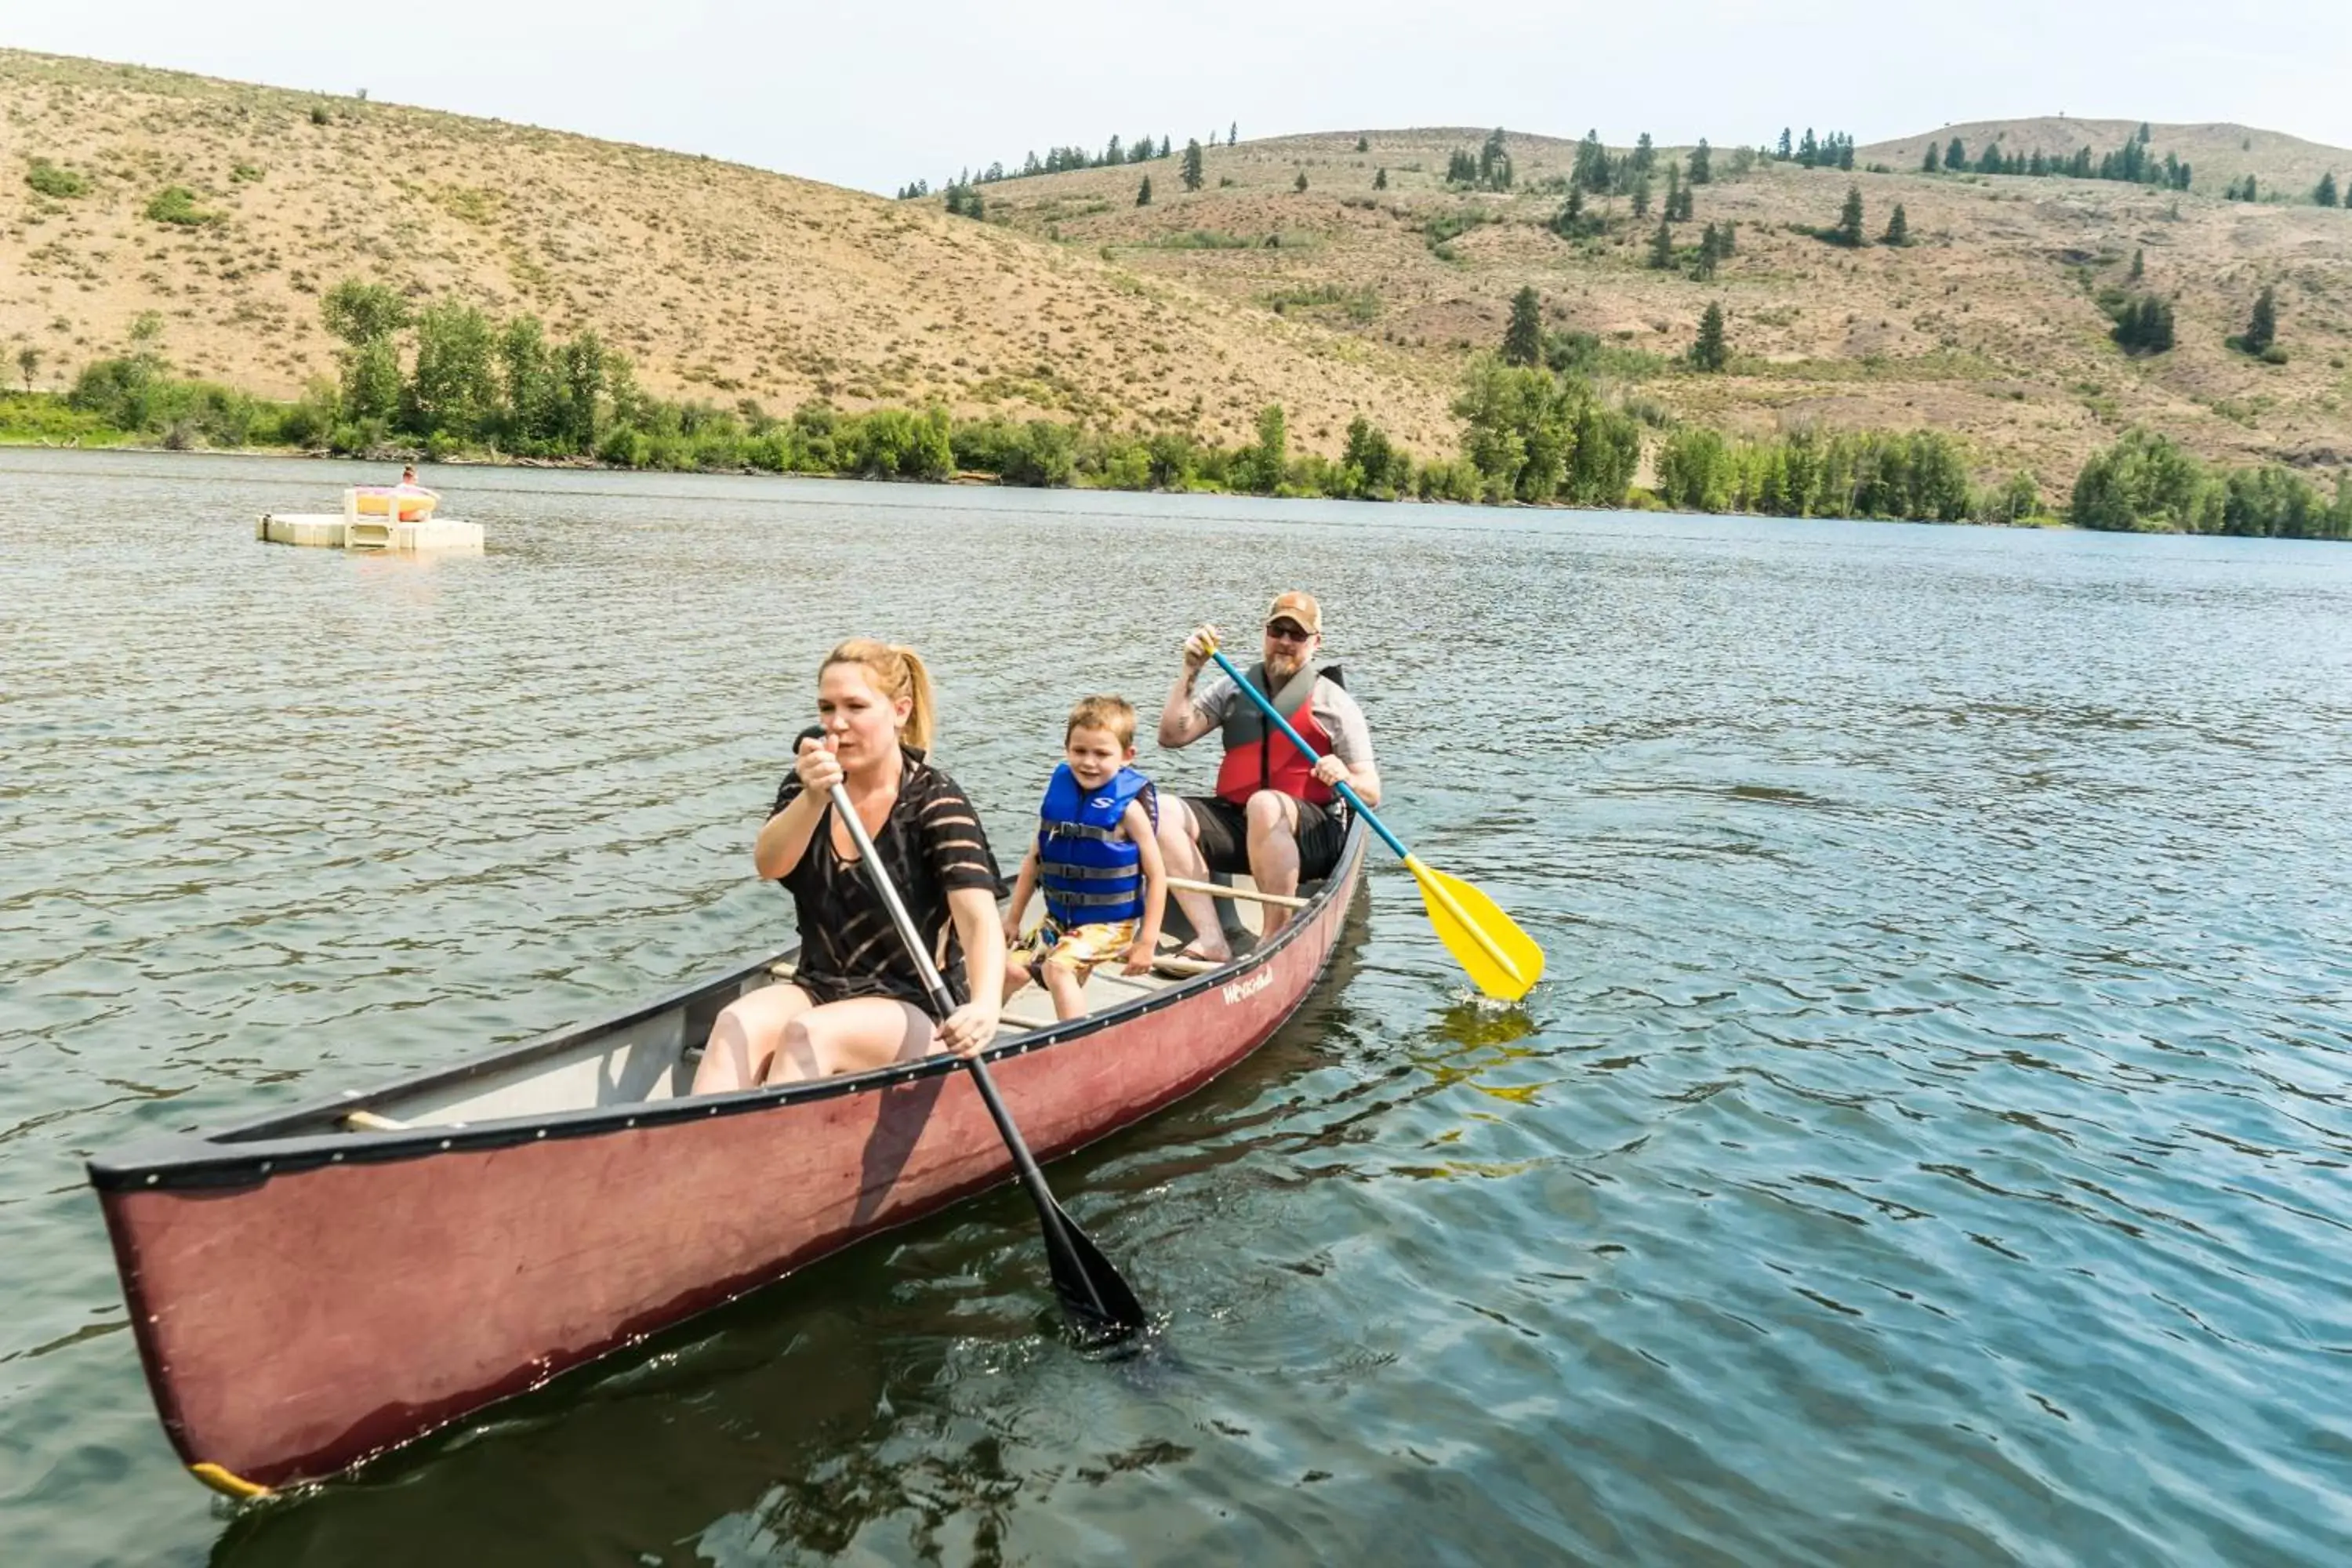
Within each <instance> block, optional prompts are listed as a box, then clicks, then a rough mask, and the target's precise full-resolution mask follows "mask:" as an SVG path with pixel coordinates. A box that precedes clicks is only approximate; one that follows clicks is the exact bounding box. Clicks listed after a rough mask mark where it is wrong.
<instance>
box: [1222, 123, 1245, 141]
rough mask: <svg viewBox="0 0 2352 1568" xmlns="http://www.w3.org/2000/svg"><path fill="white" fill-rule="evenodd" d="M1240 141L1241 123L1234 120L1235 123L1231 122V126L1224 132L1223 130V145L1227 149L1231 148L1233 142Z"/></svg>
mask: <svg viewBox="0 0 2352 1568" xmlns="http://www.w3.org/2000/svg"><path fill="white" fill-rule="evenodd" d="M1241 139H1242V122H1241V121H1238V120H1236V121H1234V122H1233V124H1232V125H1230V126H1228V127H1227V128H1226V130H1225V145H1226V146H1228V147H1231V146H1233V145H1234V143H1235V142H1239V141H1240V140H1241Z"/></svg>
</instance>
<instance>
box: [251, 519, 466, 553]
mask: <svg viewBox="0 0 2352 1568" xmlns="http://www.w3.org/2000/svg"><path fill="white" fill-rule="evenodd" d="M254 537H255V538H257V539H260V540H266V541H267V542H269V543H271V544H316V545H321V546H323V547H325V548H326V549H329V550H437V551H451V550H457V551H467V552H471V553H473V554H476V555H478V554H480V553H481V552H482V525H481V524H480V523H478V522H461V521H458V520H457V519H456V518H454V517H433V518H425V519H423V520H422V521H416V522H398V521H394V520H392V519H389V518H382V517H363V518H360V519H358V520H357V521H352V520H351V519H347V518H345V517H343V516H341V515H340V514H339V513H335V512H299V511H265V512H263V513H262V514H261V521H260V523H259V525H258V526H257V528H256V529H255V530H254Z"/></svg>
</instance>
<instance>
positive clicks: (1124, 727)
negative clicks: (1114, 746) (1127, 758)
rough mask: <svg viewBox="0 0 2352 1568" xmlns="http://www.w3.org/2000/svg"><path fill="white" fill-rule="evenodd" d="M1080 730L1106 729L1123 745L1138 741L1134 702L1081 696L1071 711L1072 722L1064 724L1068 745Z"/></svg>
mask: <svg viewBox="0 0 2352 1568" xmlns="http://www.w3.org/2000/svg"><path fill="white" fill-rule="evenodd" d="M1080 730H1105V731H1109V732H1110V734H1111V735H1112V737H1113V738H1115V739H1116V740H1117V741H1118V743H1119V744H1120V745H1122V746H1129V747H1131V746H1133V745H1134V744H1135V704H1134V703H1132V702H1129V700H1127V699H1126V698H1124V697H1081V698H1079V699H1078V700H1077V705H1076V707H1074V708H1072V709H1071V710H1070V721H1069V722H1068V723H1067V724H1065V725H1064V726H1062V741H1063V743H1064V744H1067V743H1068V742H1069V739H1070V737H1071V736H1072V735H1074V734H1076V732H1077V731H1080Z"/></svg>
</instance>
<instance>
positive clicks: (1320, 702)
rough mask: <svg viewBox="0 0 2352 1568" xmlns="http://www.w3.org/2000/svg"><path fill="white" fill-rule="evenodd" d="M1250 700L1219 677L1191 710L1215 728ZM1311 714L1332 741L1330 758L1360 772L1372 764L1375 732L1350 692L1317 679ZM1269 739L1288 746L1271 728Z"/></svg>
mask: <svg viewBox="0 0 2352 1568" xmlns="http://www.w3.org/2000/svg"><path fill="white" fill-rule="evenodd" d="M1248 700H1249V699H1247V698H1245V697H1244V696H1243V695H1242V693H1241V688H1239V687H1237V686H1235V685H1234V681H1233V677H1231V676H1229V675H1220V676H1218V677H1217V678H1216V679H1214V680H1213V681H1211V682H1210V683H1209V684H1208V685H1207V686H1205V687H1203V688H1202V689H1200V690H1199V691H1196V692H1194V693H1193V694H1192V710H1193V711H1194V712H1196V713H1198V714H1200V715H1202V717H1203V718H1205V719H1207V720H1208V721H1209V722H1210V723H1211V724H1212V725H1221V724H1223V722H1224V721H1225V715H1226V714H1227V713H1229V712H1231V711H1232V710H1233V706H1234V703H1236V702H1246V701H1248ZM1308 710H1309V711H1311V712H1312V713H1313V714H1314V715H1315V721H1316V722H1317V723H1318V724H1320V725H1322V726H1323V732H1324V733H1325V734H1327V735H1328V736H1330V737H1331V754H1332V755H1334V756H1336V757H1338V758H1339V760H1340V761H1341V762H1343V763H1347V764H1348V765H1349V767H1351V768H1360V767H1363V766H1365V765H1366V764H1367V763H1370V762H1371V760H1372V731H1371V730H1370V727H1369V726H1367V725H1366V724H1365V722H1364V710H1362V709H1361V708H1359V707H1357V706H1356V700H1355V699H1354V698H1352V697H1350V696H1349V695H1348V689H1347V688H1346V687H1344V686H1342V685H1340V684H1339V682H1338V681H1336V680H1333V679H1330V678H1329V677H1328V676H1317V677H1316V678H1315V695H1314V696H1313V697H1311V698H1310V699H1308ZM1267 729H1268V730H1269V731H1271V732H1270V733H1269V734H1268V735H1267V737H1266V738H1267V739H1268V740H1269V741H1270V742H1272V743H1273V744H1275V745H1277V746H1288V745H1289V744H1290V742H1287V741H1286V740H1284V739H1283V738H1282V732H1281V731H1278V730H1275V729H1274V728H1273V726H1271V725H1268V726H1267Z"/></svg>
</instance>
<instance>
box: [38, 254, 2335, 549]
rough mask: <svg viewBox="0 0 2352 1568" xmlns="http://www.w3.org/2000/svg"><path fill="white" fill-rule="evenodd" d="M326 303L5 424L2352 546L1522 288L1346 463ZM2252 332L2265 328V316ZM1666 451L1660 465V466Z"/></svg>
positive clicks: (1349, 447) (386, 298) (129, 361)
mask: <svg viewBox="0 0 2352 1568" xmlns="http://www.w3.org/2000/svg"><path fill="white" fill-rule="evenodd" d="M2265 303H2266V301H2265ZM321 312H322V315H323V317H324V321H325V324H326V326H327V329H328V331H330V332H331V334H332V335H333V336H334V337H335V339H336V340H337V341H338V342H339V344H340V345H341V346H340V350H339V353H338V362H339V366H340V374H339V375H338V376H337V377H336V378H333V379H328V378H320V380H318V381H316V382H314V383H313V384H312V385H311V386H310V388H309V389H308V390H307V391H306V392H305V393H304V395H302V396H300V397H299V398H296V399H294V400H291V401H278V400H273V399H268V398H263V397H257V396H255V395H251V394H248V393H246V392H243V391H240V390H238V389H236V388H235V387H231V386H226V385H223V384H218V383H215V382H210V381H204V380H197V379H192V378H188V377H184V376H180V375H178V374H174V372H173V368H172V366H171V363H170V362H169V361H168V359H167V358H166V357H165V355H164V353H163V342H162V336H163V320H162V318H161V316H160V315H156V314H154V313H152V312H151V313H149V314H148V315H146V316H142V318H141V319H140V320H139V321H138V322H137V323H136V324H134V326H133V327H132V328H131V334H130V338H131V341H130V342H129V343H128V344H127V345H126V346H125V348H124V351H123V352H122V353H119V354H116V355H113V356H110V357H108V358H103V359H99V360H95V361H93V362H91V363H88V364H87V365H85V366H84V367H83V368H82V369H81V371H80V373H79V375H78V376H77V378H76V380H75V383H74V385H73V386H72V388H71V389H70V390H69V391H66V392H62V393H49V392H37V391H34V390H32V383H33V380H34V376H35V373H36V372H37V368H38V365H37V362H28V360H27V356H28V355H29V354H30V353H31V351H29V350H24V351H20V353H19V363H18V365H17V367H16V368H17V369H18V370H19V372H20V373H21V374H22V376H23V379H24V381H25V383H26V390H25V391H23V392H21V393H13V392H12V393H8V394H5V395H0V440H5V441H8V442H13V443H18V444H26V443H30V444H39V445H46V446H53V447H54V446H81V447H96V446H110V445H121V444H143V445H153V446H160V447H166V448H171V449H182V450H193V449H236V450H279V451H297V452H305V453H319V452H323V453H331V454H336V455H346V456H365V457H390V456H418V457H423V458H427V459H428V460H435V461H446V460H451V459H461V460H462V459H486V460H499V459H508V460H514V459H522V460H537V461H562V462H578V463H600V464H604V465H606V466H610V467H613V468H647V469H659V470H667V471H707V472H765V473H793V474H809V475H825V476H834V477H842V478H861V479H916V480H932V481H941V480H947V479H953V478H956V477H958V476H959V475H961V476H989V477H993V478H994V479H997V480H998V481H1000V482H1002V483H1005V484H1012V485H1025V486H1036V487H1055V486H1070V485H1076V486H1086V487H1091V488H1099V489H1132V490H1144V489H1154V490H1177V491H1188V490H1189V491H1207V492H1234V493H1247V494H1258V495H1279V496H1322V497H1332V498H1339V499H1349V500H1429V501H1452V502H1461V503H1494V504H1500V503H1514V502H1516V503H1522V504H1536V505H1543V504H1554V505H1574V506H1584V507H1596V508H1612V509H1623V508H1629V507H1634V508H1645V507H1646V508H1664V509H1669V510H1687V511H1699V512H1727V511H1736V512H1750V513H1759V514H1763V515H1771V516H1784V517H1823V518H1873V519H1885V520H1889V521H1938V522H1964V521H1973V522H1983V523H1998V524H2009V525H2020V524H2022V525H2033V524H2043V523H2054V522H2060V521H2063V522H2068V523H2072V524H2074V525H2075V526H2079V527H2085V528H2094V529H2105V530H2123V531H2174V532H2193V533H2227V534H2237V535H2247V536H2257V537H2277V538H2307V539H2346V538H2352V471H2344V472H2339V473H2337V474H2336V475H2335V476H2334V482H2333V484H2332V485H2327V484H2325V483H2323V481H2321V480H2320V479H2315V478H2314V477H2312V476H2310V475H2308V474H2306V473H2304V472H2301V471H2298V470H2295V469H2293V468H2287V467H2285V466H2284V465H2279V464H2269V465H2262V466H2250V467H2222V466H2220V465H2215V464H2210V463H2207V462H2204V461H2202V460H2200V459H2199V458H2196V457H2194V456H2193V455H2191V454H2189V452H2187V451H2186V450H2184V449H2183V448H2182V447H2179V445H2178V444H2177V443H2175V442H2173V441H2171V440H2169V439H2168V438H2167V437H2164V436H2162V435H2160V434H2158V433H2156V432H2153V431H2149V430H2147V429H2143V428H2137V427H2135V428H2133V429H2130V430H2127V431H2126V432H2125V433H2124V434H2123V435H2122V436H2121V437H2120V438H2119V439H2117V440H2116V442H2115V443H2114V444H2112V445H2111V446H2109V447H2106V448H2105V449H2103V450H2101V451H2099V452H2097V453H2095V454H2094V455H2093V456H2092V457H2091V458H2090V459H2089V460H2088V461H2087V462H2085V463H2084V466H2083V468H2082V469H2081V470H2080V472H2079V474H2078V476H2077V477H2076V479H2075V480H2074V486H2073V489H2072V491H2071V493H2070V494H2069V495H2068V496H2067V497H2065V498H2064V499H2063V500H2053V498H2047V497H2044V496H2043V495H2042V492H2041V490H2040V488H2039V486H2038V484H2037V483H2036V481H2035V480H2034V479H2033V478H2032V475H2031V474H2029V473H2026V472H2023V471H2019V472H2016V473H2013V474H2010V475H2008V476H2006V477H1996V478H1994V479H1990V481H1986V480H1984V479H1980V478H1979V473H1980V465H1979V463H1978V461H1977V460H1976V458H1975V456H1974V455H1973V454H1972V453H1971V452H1970V450H1969V447H1967V445H1966V444H1965V443H1963V442H1962V441H1960V440H1958V439H1957V438H1955V437H1951V436H1949V435H1948V434H1946V433H1944V432H1941V431H1937V430H1913V431H1874V430H1825V429H1807V428H1801V429H1798V430H1794V431H1791V432H1788V433H1785V434H1782V435H1780V436H1777V437H1768V438H1761V439H1755V438H1747V437H1738V436H1734V435H1729V434H1727V433H1725V432H1722V431H1719V430H1716V429H1714V428H1711V427H1708V426H1705V425H1702V424H1696V423H1694V422H1690V421H1687V420H1680V419H1676V418H1675V417H1673V416H1671V415H1670V414H1668V413H1667V412H1666V411H1665V410H1664V408H1663V406H1661V405H1657V404H1655V403H1654V402H1653V401H1651V400H1647V399H1644V398H1642V397H1640V396H1638V395H1631V396H1629V395H1619V394H1612V393H1610V392H1607V391H1605V390H1604V389H1603V387H1602V386H1601V384H1599V383H1598V382H1597V381H1596V380H1595V379H1594V378H1593V377H1592V375H1591V374H1588V373H1589V371H1590V370H1591V368H1593V356H1594V354H1595V353H1596V352H1598V351H1597V349H1596V345H1594V344H1592V343H1591V342H1587V341H1585V339H1584V337H1583V335H1582V334H1575V333H1569V334H1551V333H1549V332H1547V331H1545V330H1544V329H1543V327H1542V325H1541V322H1540V317H1539V314H1538V310H1537V305H1536V301H1535V299H1534V296H1533V292H1532V290H1523V291H1522V293H1521V295H1520V297H1519V298H1517V300H1514V301H1513V309H1512V312H1511V323H1510V325H1509V327H1508V328H1507V330H1506V332H1505V335H1504V339H1503V342H1502V343H1501V345H1500V346H1499V348H1498V349H1497V350H1496V351H1495V352H1493V353H1481V354H1478V355H1476V356H1475V357H1474V358H1473V360H1472V361H1471V363H1470V364H1469V366H1468V368H1467V370H1466V371H1465V374H1464V376H1463V380H1462V384H1461V387H1460V391H1459V395H1457V396H1456V397H1455V399H1454V404H1453V412H1454V416H1456V417H1457V418H1458V419H1459V420H1460V421H1461V427H1462V435H1461V443H1460V449H1459V451H1458V452H1457V453H1455V454H1454V455H1452V456H1433V457H1423V456H1419V455H1416V454H1414V453H1412V452H1410V451H1407V450H1406V449H1405V448H1404V447H1402V446H1401V445H1400V444H1398V443H1397V442H1395V441H1392V440H1391V438H1390V437H1388V436H1387V435H1386V434H1385V433H1384V432H1383V431H1381V429H1380V428H1378V427H1377V426H1374V425H1373V424H1372V423H1371V422H1370V420H1368V419H1366V418H1364V417H1362V416H1358V417H1357V418H1356V419H1355V420H1354V421H1353V423H1352V424H1351V425H1350V426H1349V429H1348V432H1347V439H1346V443H1345V446H1344V447H1343V449H1342V450H1341V452H1340V453H1339V455H1338V456H1337V457H1324V456H1321V455H1319V454H1316V453H1311V452H1293V451H1292V450H1291V447H1290V442H1289V434H1288V424H1287V418H1286V413H1285V411H1284V409H1283V408H1282V407H1281V406H1280V405H1268V406H1266V407H1265V408H1263V409H1261V410H1260V411H1259V412H1258V414H1257V416H1256V418H1255V439H1253V440H1250V441H1247V442H1244V443H1241V444H1239V445H1234V446H1225V445H1221V444H1219V443H1216V442H1214V441H1209V440H1203V439H1201V438H1199V437H1197V436H1195V435H1193V434H1192V433H1190V432H1188V431H1184V430H1176V429H1160V430H1150V431H1146V430H1134V429H1112V428H1103V427H1099V426H1093V425H1078V426H1073V425H1070V424H1067V423H1064V422H1061V421H1056V420H1052V419H1046V418H1042V417H1039V418H1030V419H1026V420H1012V419H1007V418H1003V417H999V416H985V417H979V418H963V417H957V416H952V415H950V412H949V411H948V410H947V409H945V408H943V407H941V406H939V405H929V406H924V407H914V408H908V407H887V406H886V407H877V408H869V409H866V410H862V411H855V412H853V411H848V410H844V409H839V408H835V407H834V406H832V405H828V404H826V403H823V402H813V403H809V404H804V405H802V406H801V407H799V408H798V409H796V410H794V411H793V412H792V413H791V414H789V415H787V416H775V415H772V414H770V413H768V412H767V411H766V410H764V409H763V408H761V406H760V405H758V404H757V403H756V402H754V401H752V400H750V399H745V400H743V401H741V402H740V403H738V404H737V405H734V406H732V407H726V406H720V405H715V404H712V403H708V402H702V401H675V400H669V399H664V398H659V397H656V396H653V395H648V394H647V393H646V392H645V391H643V390H642V389H641V388H640V387H639V386H638V385H637V384H636V381H635V374H634V369H633V366H632V364H631V362H630V360H629V359H628V357H627V356H626V355H625V354H623V353H618V352H616V351H614V349H612V348H611V347H610V346H608V345H607V344H606V343H605V342H604V341H603V340H602V339H601V338H600V337H599V335H598V334H597V333H596V332H595V331H593V330H590V331H581V332H579V333H576V334H574V335H573V336H572V337H569V338H563V339H557V338H553V337H551V335H550V334H549V333H548V332H547V331H546V329H545V327H544V325H543V323H541V321H539V319H538V318H536V317H535V316H531V315H529V314H519V315H515V316H511V317H508V318H505V319H498V318H494V317H493V316H491V315H490V314H489V313H488V312H486V311H484V310H481V309H480V308H478V306H476V305H474V304H472V303H470V302H468V301H467V300H462V299H454V298H443V299H438V300H432V301H430V302H428V303H426V304H425V305H424V306H423V307H422V308H421V309H418V308H413V307H412V306H411V304H410V303H409V301H408V300H406V298H405V297H404V296H403V295H402V294H400V293H399V292H398V291H396V290H394V289H391V288H388V287H386V286H384V285H382V284H372V283H363V282H360V281H357V280H345V281H343V282H341V283H339V284H337V285H335V286H334V288H332V289H330V290H329V291H328V292H327V293H326V295H325V296H324V298H323V299H322V300H321ZM2262 326H2263V321H2262V319H2261V313H2260V312H2258V314H2257V319H2256V321H2254V322H2253V323H2252V327H2253V328H2254V329H2256V330H2259V329H2260V328H2261V327H2262ZM2249 335H2250V336H2251V335H2252V333H2250V334H2249ZM2248 346H2250V347H2252V348H2254V349H2255V350H2256V351H2257V352H2259V349H2260V348H2261V347H2263V346H2267V345H2260V344H2250V345H2248ZM1724 352H1725V351H1724V347H1723V342H1722V323H1721V321H1720V318H1719V316H1717V319H1716V320H1715V321H1713V322H1712V325H1711V327H1710V324H1709V323H1708V322H1706V321H1702V323H1701V326H1700V331H1699V335H1698V338H1697V340H1696V343H1695V344H1694V346H1693V349H1692V352H1691V358H1692V361H1693V364H1694V368H1696V370H1698V371H1700V372H1705V371H1707V370H1710V369H1714V368H1718V367H1719V366H1720V364H1721V363H1722V358H1723V354H1724ZM1710 362H1712V363H1710ZM1645 459H1646V461H1647V465H1648V467H1649V469H1650V476H1649V477H1650V482H1649V483H1648V484H1646V485H1644V484H1638V483H1637V479H1639V478H1640V477H1641V476H1642V472H1643V466H1644V461H1645Z"/></svg>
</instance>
